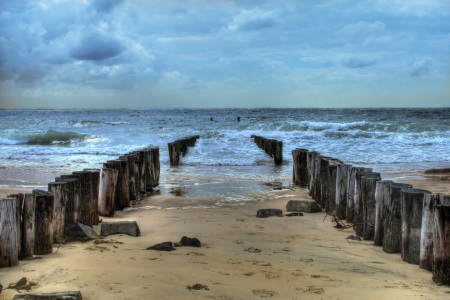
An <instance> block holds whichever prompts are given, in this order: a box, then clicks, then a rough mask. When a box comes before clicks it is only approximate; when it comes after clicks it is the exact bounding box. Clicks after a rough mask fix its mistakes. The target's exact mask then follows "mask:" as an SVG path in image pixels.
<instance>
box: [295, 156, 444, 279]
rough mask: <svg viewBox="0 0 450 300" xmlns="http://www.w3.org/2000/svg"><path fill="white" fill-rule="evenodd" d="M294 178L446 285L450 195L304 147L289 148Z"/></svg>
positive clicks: (361, 232) (359, 230)
mask: <svg viewBox="0 0 450 300" xmlns="http://www.w3.org/2000/svg"><path fill="white" fill-rule="evenodd" d="M292 157H293V183H294V184H297V185H300V186H304V187H308V188H309V194H310V196H311V197H312V198H313V199H314V200H315V201H316V202H317V203H319V204H320V205H321V206H322V208H323V209H324V210H325V211H326V212H328V213H330V214H334V215H335V216H336V217H337V218H339V219H340V220H344V219H345V220H346V221H347V223H353V228H354V229H355V232H356V234H357V235H358V236H361V237H363V238H364V240H373V241H374V245H376V246H382V247H383V250H384V251H385V252H388V253H401V257H402V259H403V260H404V261H406V262H408V263H412V264H417V265H419V266H420V267H421V268H424V269H427V270H429V271H432V272H433V280H434V281H435V282H437V283H442V284H446V285H450V196H449V195H440V194H433V193H431V192H429V191H426V190H421V189H415V188H413V187H412V186H411V185H409V184H404V183H396V182H393V181H390V180H382V179H381V176H380V173H377V172H373V171H372V169H371V168H363V167H355V166H352V165H349V164H346V163H344V162H342V161H340V160H338V159H334V158H331V157H327V156H323V155H321V154H319V153H318V152H315V151H308V150H307V149H294V150H292Z"/></svg>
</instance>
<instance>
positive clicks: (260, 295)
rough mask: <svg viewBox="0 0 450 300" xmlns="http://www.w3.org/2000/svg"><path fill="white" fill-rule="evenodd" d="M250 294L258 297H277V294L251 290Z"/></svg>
mask: <svg viewBox="0 0 450 300" xmlns="http://www.w3.org/2000/svg"><path fill="white" fill-rule="evenodd" d="M252 293H253V294H254V295H256V296H259V297H273V296H275V295H278V293H277V292H274V291H268V290H252Z"/></svg>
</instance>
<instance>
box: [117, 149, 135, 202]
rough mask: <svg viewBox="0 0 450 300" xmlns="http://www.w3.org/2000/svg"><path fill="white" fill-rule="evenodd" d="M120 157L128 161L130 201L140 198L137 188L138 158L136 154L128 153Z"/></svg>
mask: <svg viewBox="0 0 450 300" xmlns="http://www.w3.org/2000/svg"><path fill="white" fill-rule="evenodd" d="M120 159H123V160H126V161H127V166H128V173H127V174H128V191H129V193H130V203H131V201H136V200H138V199H139V194H138V191H137V189H136V159H135V156H134V155H131V154H127V155H123V156H121V157H120Z"/></svg>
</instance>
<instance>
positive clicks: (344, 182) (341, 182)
mask: <svg viewBox="0 0 450 300" xmlns="http://www.w3.org/2000/svg"><path fill="white" fill-rule="evenodd" d="M351 167H352V166H351V165H349V164H344V163H338V164H337V169H336V216H337V217H338V218H339V219H341V220H344V219H346V214H347V195H348V191H347V188H348V174H349V170H350V168H351Z"/></svg>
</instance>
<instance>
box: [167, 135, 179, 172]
mask: <svg viewBox="0 0 450 300" xmlns="http://www.w3.org/2000/svg"><path fill="white" fill-rule="evenodd" d="M181 146H182V145H181V143H180V142H178V141H175V142H172V143H169V144H168V147H169V159H170V165H171V166H178V165H179V164H180V153H181Z"/></svg>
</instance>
